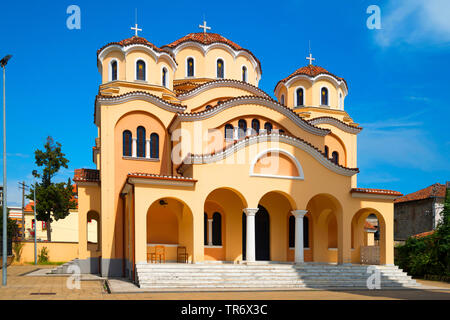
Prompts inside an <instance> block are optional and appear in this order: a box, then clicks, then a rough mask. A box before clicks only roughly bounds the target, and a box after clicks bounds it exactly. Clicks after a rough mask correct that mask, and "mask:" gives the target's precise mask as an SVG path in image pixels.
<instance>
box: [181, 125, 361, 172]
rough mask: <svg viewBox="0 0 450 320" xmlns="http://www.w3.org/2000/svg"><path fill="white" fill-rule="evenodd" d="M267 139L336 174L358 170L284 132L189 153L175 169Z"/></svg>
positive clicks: (220, 156)
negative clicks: (296, 150) (212, 150)
mask: <svg viewBox="0 0 450 320" xmlns="http://www.w3.org/2000/svg"><path fill="white" fill-rule="evenodd" d="M269 141H270V142H272V141H276V142H283V143H287V144H290V145H292V146H294V147H297V148H299V149H301V150H303V151H305V152H306V153H308V154H309V155H311V156H312V157H313V158H314V159H316V160H317V161H319V162H320V163H321V164H322V165H323V166H324V167H326V168H327V169H330V170H331V171H333V172H335V173H337V174H340V175H343V176H348V177H350V176H353V175H355V174H356V173H358V172H359V169H358V168H347V167H344V166H341V165H339V164H335V163H334V162H332V161H331V159H328V158H327V157H325V156H324V154H323V153H322V152H321V151H320V150H319V149H317V148H316V147H314V146H313V145H312V144H310V143H308V142H306V141H304V140H302V139H300V138H296V137H292V136H288V135H284V134H283V135H280V134H276V133H271V134H262V135H257V136H251V137H246V138H245V139H242V140H240V141H238V142H236V143H235V144H234V145H232V146H230V147H227V148H225V149H224V150H222V151H220V152H217V153H214V154H206V155H191V154H189V155H188V156H186V158H185V159H184V160H183V163H182V164H181V165H180V166H178V168H177V171H178V172H179V173H181V174H182V173H183V172H184V171H185V170H186V168H187V166H188V165H191V164H206V163H213V162H217V161H221V160H224V159H225V158H227V157H228V156H230V155H232V154H234V153H236V152H237V151H239V150H241V149H243V148H245V147H247V146H251V145H253V144H256V143H261V142H269Z"/></svg>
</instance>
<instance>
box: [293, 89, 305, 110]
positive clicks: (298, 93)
mask: <svg viewBox="0 0 450 320" xmlns="http://www.w3.org/2000/svg"><path fill="white" fill-rule="evenodd" d="M295 94H296V102H297V103H296V104H295V105H296V106H297V107H300V106H303V105H304V98H303V94H304V92H303V88H298V89H297V91H296V92H295Z"/></svg>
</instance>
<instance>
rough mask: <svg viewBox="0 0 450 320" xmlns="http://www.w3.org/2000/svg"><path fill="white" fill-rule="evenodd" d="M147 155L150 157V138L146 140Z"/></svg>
mask: <svg viewBox="0 0 450 320" xmlns="http://www.w3.org/2000/svg"><path fill="white" fill-rule="evenodd" d="M145 157H146V158H147V159H150V140H145Z"/></svg>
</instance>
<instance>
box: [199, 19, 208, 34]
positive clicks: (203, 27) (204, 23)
mask: <svg viewBox="0 0 450 320" xmlns="http://www.w3.org/2000/svg"><path fill="white" fill-rule="evenodd" d="M198 27H199V28H201V29H203V33H206V30H211V27H207V26H206V21H203V25H201V24H200V25H199V26H198Z"/></svg>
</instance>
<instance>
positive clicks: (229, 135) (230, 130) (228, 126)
mask: <svg viewBox="0 0 450 320" xmlns="http://www.w3.org/2000/svg"><path fill="white" fill-rule="evenodd" d="M233 131H234V128H233V126H232V125H231V124H229V123H228V124H226V125H225V139H228V140H232V139H233V133H234V132H233Z"/></svg>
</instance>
